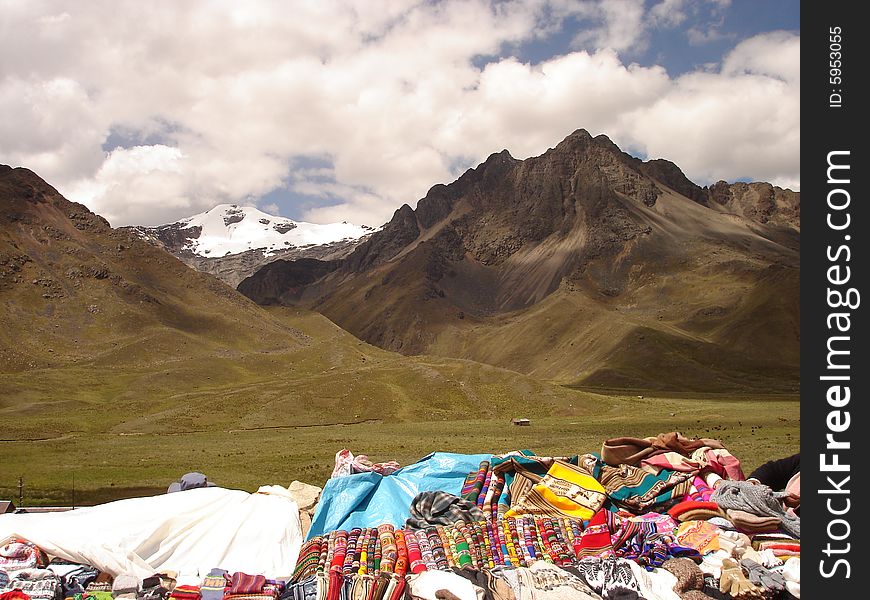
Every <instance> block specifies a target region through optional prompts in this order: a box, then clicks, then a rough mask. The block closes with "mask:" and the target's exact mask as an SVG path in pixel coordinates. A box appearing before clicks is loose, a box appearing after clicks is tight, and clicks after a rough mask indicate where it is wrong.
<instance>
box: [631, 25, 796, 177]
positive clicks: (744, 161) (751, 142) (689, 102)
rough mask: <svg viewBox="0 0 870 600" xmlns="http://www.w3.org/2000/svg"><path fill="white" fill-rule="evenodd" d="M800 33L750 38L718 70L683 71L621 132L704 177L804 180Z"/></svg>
mask: <svg viewBox="0 0 870 600" xmlns="http://www.w3.org/2000/svg"><path fill="white" fill-rule="evenodd" d="M799 61H800V38H799V37H798V36H797V35H795V34H789V33H783V32H773V33H770V34H765V35H759V36H756V37H753V38H750V39H748V40H746V41H744V42H742V43H741V44H738V45H737V47H736V48H735V49H734V50H733V51H732V52H731V53H730V54H729V55H728V56H727V57H726V58H725V60H724V62H723V66H722V68H721V70H720V71H719V72H703V73H701V72H699V73H691V74H688V75H684V76H682V77H680V78H678V79H676V80H674V81H673V82H672V84H671V85H670V86H669V89H668V90H667V92H666V93H664V94H662V95H661V96H660V97H659V98H657V99H656V101H655V102H654V103H652V104H651V105H649V106H645V107H643V108H642V109H640V110H638V111H635V112H633V113H629V114H625V115H623V118H622V122H621V124H620V127H618V128H617V130H616V131H618V134H617V136H616V139H617V140H619V139H623V140H626V142H628V143H630V144H632V145H634V146H635V147H638V148H640V149H641V150H642V151H644V152H645V153H646V154H647V155H649V156H651V157H664V158H668V159H670V160H672V161H674V162H675V163H676V164H678V165H679V166H680V167H682V168H683V170H684V171H685V172H686V174H687V175H688V176H689V178H692V179H694V180H696V181H699V182H700V183H705V182H710V181H714V180H716V179H731V180H733V179H737V178H741V177H750V178H753V179H756V180H759V179H761V180H766V181H772V182H774V183H779V184H782V183H787V184H788V185H789V186H791V187H793V188H794V187H798V186H799V183H797V182H799V181H800V73H799V69H798V65H799Z"/></svg>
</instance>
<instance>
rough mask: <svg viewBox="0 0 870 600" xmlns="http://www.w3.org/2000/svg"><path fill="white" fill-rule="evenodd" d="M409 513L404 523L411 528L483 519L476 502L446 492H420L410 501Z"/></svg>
mask: <svg viewBox="0 0 870 600" xmlns="http://www.w3.org/2000/svg"><path fill="white" fill-rule="evenodd" d="M410 513H411V516H410V517H409V518H408V520H407V522H406V524H405V525H406V527H410V528H413V529H424V528H426V527H429V526H431V525H452V524H453V523H455V522H456V521H464V522H467V523H468V522H471V521H482V520H483V512H482V511H481V510H480V509H479V508H478V507H477V504H475V503H474V502H472V501H471V500H466V499H463V498H460V497H458V496H454V495H453V494H448V493H447V492H420V493H419V494H417V496H416V497H415V498H414V500H413V502H412V503H411V510H410Z"/></svg>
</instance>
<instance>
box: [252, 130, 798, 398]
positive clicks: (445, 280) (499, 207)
mask: <svg viewBox="0 0 870 600" xmlns="http://www.w3.org/2000/svg"><path fill="white" fill-rule="evenodd" d="M799 215H800V195H799V193H795V192H792V191H790V190H783V189H781V188H777V187H775V186H772V185H770V184H766V183H763V182H759V183H752V184H743V183H738V184H724V185H723V184H719V183H717V184H714V185H713V186H710V187H706V188H702V187H700V186H697V185H695V184H693V183H692V182H691V181H689V180H688V179H687V178H686V177H685V175H684V174H683V173H682V171H681V170H680V169H679V167H677V166H676V165H674V164H673V163H671V162H669V161H666V160H662V159H656V160H653V161H647V162H644V161H641V160H640V159H637V158H635V157H632V156H630V155H628V154H626V153H624V152H622V151H621V150H619V148H618V147H617V146H616V145H615V144H613V142H612V141H611V140H610V139H609V138H607V137H606V136H596V137H594V138H593V137H592V136H591V135H590V134H589V133H588V132H586V131H584V130H577V131H575V132H574V133H572V134H571V135H569V136H568V137H567V138H565V140H563V141H562V142H561V143H560V144H558V145H557V146H556V147H555V148H551V149H549V150H548V151H547V152H545V153H544V154H542V155H541V156H538V157H532V158H529V159H525V160H517V159H514V158H513V157H511V156H510V153H509V152H507V151H506V150H503V151H501V152H498V153H494V154H492V155H490V156H489V157H488V158H487V160H486V161H484V162H483V163H481V164H480V165H478V166H477V167H475V168H472V169H469V170H468V171H466V172H465V173H463V174H462V175H461V176H460V177H459V178H457V179H456V180H455V181H453V182H452V183H449V184H446V185H444V184H438V185H435V186H433V187H432V188H431V189H430V190H429V192H428V193H427V194H426V196H425V197H423V198H421V199H420V201H419V202H418V203H417V208H416V209H412V208H411V207H410V206H408V205H403V206H402V207H400V208H399V209H398V210H397V211H396V212H395V213H394V215H393V218H392V219H391V220H390V221H389V222H388V223H387V224H386V225H385V226H384V227H383V228H382V229H381V230H380V231H378V232H376V233H374V234H372V236H371V237H370V238H368V239H367V240H366V241H364V242H363V243H361V244H360V245H359V246H358V247H356V248H355V249H354V250H353V251H352V252H351V253H350V254H349V255H347V256H346V257H345V258H342V259H339V260H338V261H337V263H331V264H330V265H329V268H328V269H326V268H322V267H320V266H318V265H316V263H311V264H310V265H309V266H310V267H312V268H314V267H317V268H320V269H321V271H322V272H321V273H320V274H319V275H318V276H316V277H312V276H311V274H310V273H307V274H306V273H305V272H304V271H305V269H302V268H300V265H293V266H292V267H291V266H289V265H290V263H289V262H287V261H277V262H275V263H273V264H272V265H271V266H270V268H269V269H268V271H260V272H258V273H256V274H254V275H253V276H252V277H250V278H248V279H246V280H244V281H242V282H241V283H240V284H239V288H238V289H239V290H240V291H242V292H243V293H245V294H246V295H248V296H249V297H251V298H252V299H254V300H255V301H257V302H261V303H277V304H281V303H284V304H291V305H300V306H305V307H310V308H314V309H315V310H318V311H320V312H321V313H323V314H324V315H326V316H327V317H329V318H330V319H331V320H333V321H334V322H336V323H338V324H339V325H340V326H342V327H344V328H345V329H347V330H349V331H350V332H352V333H354V334H355V335H357V336H358V337H360V338H362V339H364V340H366V341H368V342H370V343H373V344H375V345H378V346H381V347H383V348H387V349H390V350H395V351H399V352H403V353H406V354H419V353H435V354H440V355H443V356H450V357H454V358H468V359H471V360H477V361H480V362H486V363H488V364H494V365H497V366H502V367H506V368H511V369H515V370H519V371H520V372H523V373H526V374H534V375H535V376H539V375H540V376H543V377H545V378H549V379H553V380H556V381H559V382H562V383H567V384H572V385H583V384H584V382H585V384H590V385H591V384H595V385H597V386H607V385H617V384H619V385H622V384H623V383H624V381H631V382H633V383H632V385H639V386H641V387H644V386H646V387H655V386H657V385H658V383H657V381H656V380H657V379H658V378H659V376H658V375H656V373H655V372H654V371H656V369H658V370H660V369H661V368H665V369H670V370H674V369H678V368H679V365H680V364H686V361H688V362H691V361H692V360H693V356H694V355H699V356H703V357H705V358H704V359H703V360H704V364H703V365H700V366H699V367H698V369H696V374H695V376H693V378H692V381H687V382H686V385H687V386H689V387H696V388H698V387H699V386H700V389H703V382H704V380H705V378H707V377H706V375H704V373H706V374H707V375H710V376H713V375H715V376H714V377H713V378H712V380H713V381H718V382H719V383H718V384H715V385H720V384H721V386H722V387H723V389H730V388H732V387H734V386H737V387H739V386H740V382H741V380H742V379H746V377H750V375H751V377H750V379H751V380H752V385H753V386H755V387H759V388H765V389H767V388H770V389H793V387H794V385H796V383H795V382H796V381H797V365H798V356H799V354H798V351H797V347H798V342H797V333H796V330H797V329H796V328H797V325H796V323H797V320H798V317H799V304H798V303H797V302H792V303H789V302H786V301H784V300H782V299H779V298H777V297H776V294H775V293H774V292H773V291H771V290H772V289H773V288H775V287H776V286H780V287H781V288H782V289H784V290H789V291H793V290H795V289H796V286H797V282H798V281H799V244H800V229H799V228H800V225H799V218H800V216H799ZM282 265H283V266H282ZM771 268H773V271H771V270H770V269H771ZM777 273H779V274H777ZM782 273H784V275H783V274H782ZM688 290H691V291H692V294H691V296H690V295H689V294H688ZM756 296H757V297H756ZM566 298H567V299H569V300H570V302H568V304H567V305H566V306H570V307H571V308H570V310H569V311H568V312H567V313H563V312H560V311H558V310H555V309H554V311H552V312H550V311H548V310H545V309H544V307H548V306H550V305H561V304H560V303H561V302H562V301H563V300H565V299H566ZM672 305H673V306H672ZM775 309H776V310H781V311H783V314H784V316H783V317H781V318H780V317H777V318H773V317H772V316H771V315H768V314H766V313H768V312H770V311H774V310H775ZM753 311H754V312H753ZM530 315H535V319H533V320H532V321H533V322H526V321H527V320H528V319H530V318H531V317H530ZM687 315H694V316H693V318H692V319H686V316H687ZM548 320H553V321H558V322H559V323H560V324H561V327H562V328H563V332H562V333H560V334H558V335H557V336H556V337H559V338H563V337H564V338H565V344H566V345H565V347H564V348H562V350H563V352H564V353H565V354H564V355H563V356H562V358H560V359H559V360H556V361H551V360H550V359H549V358H547V356H548V355H549V354H554V352H553V349H554V348H558V347H559V345H558V344H556V345H555V346H548V345H546V344H543V345H541V344H540V343H538V341H537V340H535V339H531V340H528V339H527V340H523V339H522V336H526V337H527V338H528V337H529V336H532V337H534V336H535V334H534V332H535V331H537V330H540V329H542V328H544V325H543V323H545V322H546V321H548ZM766 321H770V322H773V323H775V324H776V327H777V329H776V331H775V332H774V333H773V334H769V333H764V332H763V331H762V330H763V327H762V325H763V324H764V323H765V322H766ZM596 327H600V328H601V330H602V331H605V330H606V331H609V332H610V334H609V336H610V338H611V339H601V335H600V333H598V332H596ZM735 328H736V330H735ZM638 331H640V332H644V331H652V332H654V333H655V335H648V334H644V333H639V334H637V335H640V336H641V338H640V342H636V343H634V342H633V343H629V341H630V340H632V339H635V338H634V337H632V336H635V334H636V332H638ZM571 332H575V333H576V335H573V334H572V333H571ZM581 332H582V335H581ZM754 335H758V336H759V338H760V339H763V340H765V344H762V345H756V346H753V344H752V343H750V342H749V340H750V339H751V338H752V337H753V336H754ZM578 336H579V337H578ZM568 338H570V339H568ZM581 338H582V339H581ZM481 340H487V341H486V342H482V341H481ZM620 340H624V341H625V342H626V345H625V347H624V348H621V349H620V348H619V347H618V346H619V341H620ZM530 342H531V343H530ZM554 343H555V340H554ZM632 346H634V347H636V348H639V347H643V348H642V352H640V355H638V360H649V361H651V362H650V364H651V365H652V364H658V365H659V366H658V367H657V368H656V369H652V368H650V369H648V372H646V373H640V374H638V373H634V372H632V373H629V372H628V371H633V370H636V369H634V367H632V368H631V369H629V368H627V367H626V366H625V365H623V366H622V367H620V369H618V370H617V371H614V370H613V369H612V368H611V366H610V365H611V363H620V364H623V363H624V360H623V358H621V357H623V356H627V355H629V354H631V352H635V351H634V350H631V351H630V349H631V347H632ZM662 346H667V347H670V348H672V349H673V350H672V352H670V354H668V353H665V354H664V357H668V356H671V358H669V359H668V360H664V358H663V357H662V356H661V355H660V353H659V352H658V350H660V349H661V347H662ZM533 347H534V348H536V351H535V352H532V351H531V348H533ZM571 349H573V351H571ZM774 350H776V352H775V353H774V352H773V351H774ZM578 351H579V352H581V354H580V355H579V356H578V355H576V352H578ZM635 353H636V352H635ZM566 356H567V358H566ZM653 359H655V360H653ZM553 362H556V363H560V364H561V366H559V367H553ZM606 373H610V375H608V376H604V374H606ZM766 374H767V375H766ZM768 375H769V376H768ZM666 379H667V378H666ZM670 379H671V381H670V382H669V383H668V384H667V385H668V386H669V389H673V387H674V386H675V385H676V382H675V381H674V380H673V378H672V377H671V378H670ZM747 381H749V380H748V379H747Z"/></svg>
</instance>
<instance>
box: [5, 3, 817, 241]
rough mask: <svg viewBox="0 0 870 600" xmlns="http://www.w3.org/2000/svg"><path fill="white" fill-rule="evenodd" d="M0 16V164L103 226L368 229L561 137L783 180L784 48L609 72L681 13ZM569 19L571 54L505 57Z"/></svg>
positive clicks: (191, 10)
mask: <svg viewBox="0 0 870 600" xmlns="http://www.w3.org/2000/svg"><path fill="white" fill-rule="evenodd" d="M0 5H2V10H3V12H4V23H5V24H4V25H3V27H2V29H0V73H2V74H3V75H2V76H0V114H3V115H4V117H3V118H2V119H0V159H2V160H3V162H11V163H13V164H18V165H24V166H27V167H29V168H32V169H33V170H35V171H36V172H37V173H39V174H40V175H42V176H43V177H45V178H46V179H48V180H49V181H50V182H51V183H52V184H54V185H56V186H57V187H58V188H59V189H60V190H61V192H63V193H64V194H65V195H67V196H68V197H70V199H73V200H77V201H81V202H84V203H85V204H87V205H88V206H90V207H91V208H92V209H94V210H95V211H97V212H99V213H101V214H103V215H104V216H106V217H107V218H108V219H109V220H110V222H111V223H112V224H113V225H124V224H130V223H141V224H155V223H164V222H168V221H172V220H175V219H178V218H180V217H183V216H187V215H189V214H192V213H194V212H199V211H201V210H205V209H207V208H209V207H211V206H213V205H214V204H217V203H219V202H240V203H253V202H255V201H257V200H258V199H259V198H261V197H262V196H264V195H265V194H268V193H269V192H272V191H274V190H276V189H285V190H289V191H290V192H292V193H294V194H297V195H303V196H305V197H306V198H308V199H309V202H308V204H307V205H306V207H305V208H306V210H305V212H304V214H302V215H300V216H302V217H303V218H305V219H307V220H312V221H315V222H325V221H337V220H348V221H354V222H359V223H366V224H370V225H379V224H380V223H382V222H384V221H385V220H386V219H388V218H389V216H390V215H391V213H392V211H393V210H394V209H395V208H396V207H398V206H399V205H400V204H402V203H405V202H407V203H409V204H412V205H413V204H414V203H415V202H416V200H417V199H419V198H420V197H422V196H423V195H424V194H425V192H426V190H427V189H428V188H429V187H431V186H432V185H433V184H435V183H438V182H449V181H451V180H452V179H453V178H455V177H456V175H458V173H459V172H460V171H461V170H462V169H464V168H465V167H468V166H473V165H474V164H476V163H477V162H480V161H481V160H483V159H485V158H486V156H487V155H489V154H490V153H492V152H496V151H498V150H500V149H502V148H508V149H509V150H510V151H511V153H512V154H513V155H514V156H517V157H518V158H525V157H527V156H532V155H536V154H539V153H541V152H543V151H545V150H546V149H547V148H548V147H551V146H553V145H555V144H556V143H558V141H560V140H561V139H562V138H563V137H564V136H565V135H567V134H568V133H570V132H571V131H572V130H574V129H576V128H578V127H585V128H587V129H589V130H590V131H591V132H592V133H594V134H597V133H606V134H608V135H610V136H611V137H612V138H613V139H614V141H616V142H617V143H619V144H621V145H624V146H626V147H627V148H630V149H635V150H637V151H641V152H644V153H647V154H649V155H650V156H663V157H666V158H669V159H671V160H674V161H675V162H676V163H677V164H679V165H681V166H682V167H683V168H684V169H685V170H686V172H687V174H688V175H689V176H690V177H692V178H694V179H696V180H698V181H699V182H700V183H706V182H708V181H711V180H716V179H720V178H726V179H735V178H738V177H751V178H755V179H767V180H777V181H789V182H796V181H799V157H798V154H797V144H796V141H799V134H800V128H799V96H798V94H799V86H800V81H799V75H798V74H797V73H798V65H799V44H800V40H799V37H798V36H796V35H794V34H788V33H783V32H774V33H771V34H766V35H763V36H758V37H756V38H752V39H750V40H746V41H744V42H742V43H741V44H739V45H738V46H737V47H736V48H734V49H733V51H732V52H731V53H730V54H729V55H728V56H726V57H725V58H724V59H723V61H722V63H721V64H720V65H717V66H716V67H715V68H713V69H712V70H706V71H705V72H703V73H702V72H699V73H692V74H688V75H684V76H682V77H678V78H673V77H669V75H668V74H667V72H666V71H665V70H664V69H663V68H661V67H658V66H646V67H641V66H638V65H636V64H627V63H626V62H625V60H624V59H623V58H622V53H624V52H625V51H626V50H630V49H635V50H637V49H638V48H641V47H642V46H643V45H644V44H645V43H646V40H647V39H648V33H649V31H650V28H652V27H658V28H668V27H675V26H677V25H679V24H681V23H683V22H684V20H685V18H686V17H685V15H686V4H685V2H683V1H682V0H662V1H661V2H658V3H652V4H650V5H649V6H647V5H645V4H644V2H642V1H640V0H594V1H582V2H568V1H566V0H508V1H503V2H489V1H487V0H468V1H465V0H464V1H461V2H460V1H454V0H445V1H442V2H434V3H433V2H424V1H421V2H417V3H411V4H408V3H397V2H391V1H389V0H370V1H369V2H366V3H364V4H361V3H358V2H353V1H351V0H345V1H336V2H328V3H317V2H311V3H309V2H298V3H286V2H279V1H277V0H276V1H271V0H261V1H257V2H245V3H238V2H231V1H229V0H218V1H215V2H195V1H191V2H171V1H163V2H152V3H147V5H146V4H143V3H141V2H135V1H132V0H127V1H124V0H97V1H94V2H89V3H79V4H76V5H69V4H68V3H62V2H56V1H51V0H32V1H28V2H21V1H16V0H0ZM569 17H570V18H574V19H577V22H580V23H581V24H582V25H583V28H584V30H583V32H581V35H580V37H579V38H577V39H575V42H577V43H581V42H582V48H583V49H575V50H574V51H570V52H567V53H565V54H563V55H557V56H553V57H552V58H550V59H548V60H545V61H543V62H539V63H537V64H529V63H525V62H522V61H520V60H518V59H516V58H514V57H512V56H510V55H509V54H510V53H509V52H508V53H505V49H506V48H516V47H517V46H518V45H520V44H522V43H525V42H530V41H533V40H538V39H542V38H543V37H546V36H548V35H552V34H553V32H554V31H557V30H558V29H559V27H560V23H563V22H564V20H565V19H568V18H569ZM581 38H582V39H581ZM495 56H502V58H498V59H495V58H490V59H488V60H485V61H483V62H482V63H481V62H480V60H479V59H480V58H481V57H495ZM119 139H124V140H127V142H126V143H121V144H120V145H119V142H117V140H119ZM131 140H132V142H131ZM308 159H311V160H314V161H315V162H317V166H316V167H311V165H310V164H308V163H306V160H308ZM309 162H310V161H309ZM268 208H269V209H272V208H275V207H272V206H269V207H268Z"/></svg>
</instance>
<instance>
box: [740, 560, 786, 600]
mask: <svg viewBox="0 0 870 600" xmlns="http://www.w3.org/2000/svg"><path fill="white" fill-rule="evenodd" d="M740 566H741V567H743V568H744V569H746V571H747V572H748V573H749V581H751V582H752V583H754V584H755V585H758V586H761V587H763V588H765V589H767V590H771V591H772V592H774V595H776V594H779V593H780V592H782V590H784V589H785V578H784V577H783V576H782V575H780V574H779V573H777V572H775V571H768V570H767V569H765V568H764V567H762V566H761V565H760V564H758V563H757V562H755V561H754V560H752V559H749V558H744V559H743V560H741V561H740Z"/></svg>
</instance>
